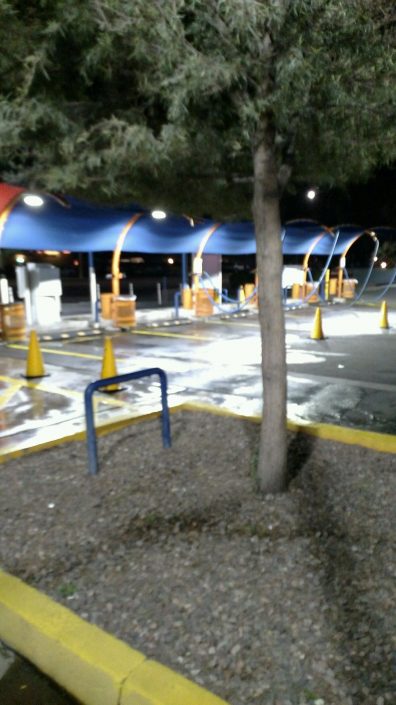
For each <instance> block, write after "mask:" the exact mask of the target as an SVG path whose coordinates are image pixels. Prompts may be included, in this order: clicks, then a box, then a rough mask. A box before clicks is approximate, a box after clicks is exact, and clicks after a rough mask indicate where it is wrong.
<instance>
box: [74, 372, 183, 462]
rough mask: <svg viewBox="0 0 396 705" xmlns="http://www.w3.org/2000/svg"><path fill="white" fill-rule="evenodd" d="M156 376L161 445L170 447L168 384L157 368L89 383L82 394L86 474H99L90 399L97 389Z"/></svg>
mask: <svg viewBox="0 0 396 705" xmlns="http://www.w3.org/2000/svg"><path fill="white" fill-rule="evenodd" d="M152 375H158V377H159V379H160V384H161V404H162V444H163V446H164V448H170V447H171V434H170V420H169V408H168V384H167V378H166V374H165V372H164V370H161V368H159V367H150V368H148V369H146V370H138V371H136V372H127V373H126V374H123V375H115V376H114V377H106V378H103V379H98V380H96V381H95V382H91V384H89V385H88V387H87V388H86V390H85V392H84V405H85V422H86V427H87V446H88V474H89V475H97V474H98V472H99V466H98V451H97V442H96V432H95V424H94V412H93V404H92V397H93V394H94V392H95V391H96V390H97V389H101V388H102V387H108V386H110V385H112V384H117V383H119V382H121V383H122V382H129V380H131V379H140V378H141V377H151V376H152Z"/></svg>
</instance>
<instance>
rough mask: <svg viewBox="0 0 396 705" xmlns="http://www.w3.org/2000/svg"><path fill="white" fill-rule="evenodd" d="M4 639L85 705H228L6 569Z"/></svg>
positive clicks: (1, 595) (1, 596) (0, 583)
mask: <svg viewBox="0 0 396 705" xmlns="http://www.w3.org/2000/svg"><path fill="white" fill-rule="evenodd" d="M0 639H1V640H2V641H4V643H5V644H7V645H8V646H10V647H11V648H12V649H14V650H15V651H16V652H17V653H19V654H21V655H22V656H24V657H25V658H27V659H28V660H29V661H30V662H31V663H33V664H34V665H35V666H37V668H39V669H40V670H41V671H42V672H43V673H45V674H47V675H48V676H49V677H50V678H52V679H53V680H54V681H55V682H56V683H58V684H59V685H60V686H62V687H63V688H64V689H65V690H67V691H68V692H69V693H70V694H71V695H73V696H74V697H75V698H77V700H80V701H81V702H82V703H84V705H227V703H226V702H225V701H224V700H221V699H220V698H218V697H217V696H216V695H212V693H209V691H206V690H205V689H204V688H201V687H200V686H198V685H195V684H194V683H192V682H191V681H189V680H187V678H184V677H183V676H180V675H179V674H177V673H175V672H173V671H172V670H171V669H169V668H166V667H165V666H162V665H161V664H159V663H156V662H155V661H151V660H148V659H146V657H145V656H144V654H142V653H140V652H139V651H135V650H134V649H132V648H130V647H129V646H127V644H124V643H123V642H122V641H120V640H118V639H116V638H114V637H112V636H111V635H110V634H107V633H106V632H104V631H103V630H101V629H99V628H98V627H96V626H94V625H92V624H88V622H85V621H84V620H83V619H80V617H77V616H76V615H75V614H73V612H71V611H70V610H68V609H66V607H63V606H62V605H59V604H57V603H56V602H54V601H53V600H51V599H50V598H49V597H47V596H46V595H43V594H42V593H40V592H38V590H35V589H34V588H31V587H29V586H28V585H26V584H25V583H23V582H22V581H21V580H19V579H18V578H15V577H13V576H11V575H9V574H7V573H4V572H2V571H0Z"/></svg>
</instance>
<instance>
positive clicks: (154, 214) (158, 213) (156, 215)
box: [151, 210, 166, 220]
mask: <svg viewBox="0 0 396 705" xmlns="http://www.w3.org/2000/svg"><path fill="white" fill-rule="evenodd" d="M151 215H152V217H153V218H154V219H155V220H163V219H164V218H166V213H165V211H161V210H154V211H151Z"/></svg>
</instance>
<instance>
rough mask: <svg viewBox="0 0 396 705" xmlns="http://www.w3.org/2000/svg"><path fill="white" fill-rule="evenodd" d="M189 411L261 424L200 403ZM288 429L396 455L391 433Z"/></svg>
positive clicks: (315, 426)
mask: <svg viewBox="0 0 396 705" xmlns="http://www.w3.org/2000/svg"><path fill="white" fill-rule="evenodd" d="M181 407H182V408H183V409H186V410H187V411H206V412H208V413H212V414H218V415H219V416H232V417H234V418H239V419H242V420H243V419H245V420H248V421H254V422H255V423H261V416H257V415H254V416H249V415H243V414H238V413H237V412H235V411H231V410H229V409H223V408H220V407H216V406H211V405H210V404H203V403H202V404H201V403H200V402H185V403H184V404H182V405H181ZM287 428H288V430H289V431H294V432H297V433H307V434H309V435H310V436H316V437H317V438H322V439H324V440H327V441H337V442H338V443H345V444H348V445H358V446H362V447H363V448H369V449H370V450H378V451H380V452H382V453H396V436H394V435H391V434H389V433H378V432H377V431H362V430H360V429H356V428H348V427H346V426H333V425H331V424H325V423H297V422H295V421H291V420H290V419H288V420H287Z"/></svg>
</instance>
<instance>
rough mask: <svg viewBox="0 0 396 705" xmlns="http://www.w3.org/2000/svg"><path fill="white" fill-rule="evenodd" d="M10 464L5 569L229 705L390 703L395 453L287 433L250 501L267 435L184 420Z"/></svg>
mask: <svg viewBox="0 0 396 705" xmlns="http://www.w3.org/2000/svg"><path fill="white" fill-rule="evenodd" d="M172 437H173V438H172V440H173V447H172V448H171V449H170V450H167V451H164V450H163V448H162V445H161V433H160V423H159V420H153V421H146V422H144V423H141V424H138V425H134V426H130V427H129V428H127V429H124V430H123V431H120V432H117V433H113V434H111V435H109V436H105V437H102V438H101V439H100V441H99V454H100V462H101V474H100V475H99V476H97V477H88V476H87V474H86V467H87V466H86V448H85V444H84V443H79V442H76V443H68V444H65V445H63V446H60V447H57V448H54V449H51V450H47V451H45V452H41V453H38V454H34V455H30V456H25V457H23V458H21V459H16V460H13V461H10V462H8V463H6V464H5V465H2V466H0V472H1V488H2V491H1V496H0V511H1V516H2V531H1V536H0V562H1V565H2V567H3V568H4V569H5V570H8V571H9V572H11V573H13V574H14V575H17V576H19V577H21V578H22V579H24V580H26V581H27V582H28V583H30V584H31V585H33V586H35V587H36V588H39V589H40V590H42V591H44V592H46V593H47V594H48V595H50V596H51V597H53V598H54V599H55V600H57V601H59V602H61V603H63V604H65V605H67V607H69V608H70V609H72V610H74V611H75V612H77V613H78V614H79V615H80V616H82V617H83V618H85V619H87V620H89V621H90V622H93V623H95V624H97V625H99V626H101V627H103V628H104V629H106V630H107V631H109V632H111V633H113V634H114V635H116V636H117V637H119V638H121V639H123V640H125V641H126V642H128V643H129V644H130V645H131V646H133V647H134V648H137V649H140V650H141V651H143V652H144V653H145V654H146V655H147V656H150V657H153V658H155V659H157V660H159V661H161V662H162V663H164V664H167V665H168V666H170V667H172V668H174V669H176V670H177V671H179V672H181V673H183V674H184V675H186V676H187V677H189V678H191V679H193V680H194V681H196V682H197V683H200V684H202V685H203V686H205V687H207V688H209V689H210V690H212V691H213V692H215V693H217V694H218V695H220V696H221V697H223V698H224V699H225V700H228V701H229V702H230V703H231V704H232V705H250V704H252V705H256V704H259V705H303V704H304V705H305V704H313V703H316V705H387V704H388V703H389V704H391V705H392V704H394V703H396V658H395V634H396V630H395V621H396V619H395V597H396V594H395V593H396V563H395V543H394V534H393V531H394V527H395V526H396V521H395V519H396V501H395V498H396V492H395V490H396V473H395V457H394V456H392V455H388V454H385V453H376V452H372V451H368V450H364V449H362V448H358V447H356V446H346V445H341V444H337V443H333V442H328V441H318V440H314V439H313V438H312V437H309V436H303V435H301V436H300V437H296V436H292V435H290V438H289V450H290V459H291V462H290V466H291V468H292V475H293V478H292V479H291V483H290V487H289V491H288V492H287V493H285V494H283V495H278V496H267V497H265V498H262V497H261V496H260V495H259V494H257V492H256V491H255V484H254V459H255V457H256V454H257V442H258V426H257V425H255V424H253V423H251V422H249V421H240V420H237V419H233V418H224V417H220V416H213V415H206V414H203V413H191V412H187V411H186V412H182V413H178V414H176V415H175V416H173V417H172Z"/></svg>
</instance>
